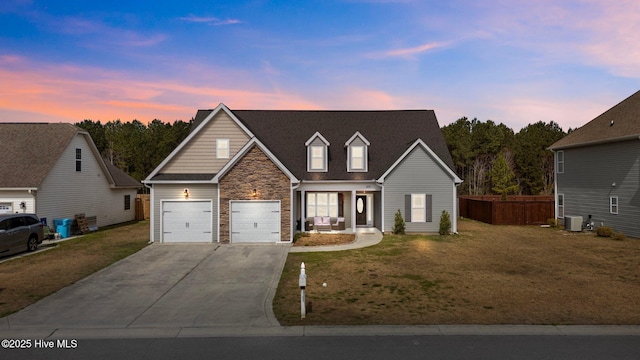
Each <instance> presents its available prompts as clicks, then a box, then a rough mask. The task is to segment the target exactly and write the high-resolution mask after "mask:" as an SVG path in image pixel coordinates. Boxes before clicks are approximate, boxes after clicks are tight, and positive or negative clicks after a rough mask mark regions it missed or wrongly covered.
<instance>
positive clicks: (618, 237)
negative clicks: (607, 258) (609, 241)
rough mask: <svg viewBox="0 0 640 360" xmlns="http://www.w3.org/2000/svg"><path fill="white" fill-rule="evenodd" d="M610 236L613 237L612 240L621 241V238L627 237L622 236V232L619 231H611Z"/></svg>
mask: <svg viewBox="0 0 640 360" xmlns="http://www.w3.org/2000/svg"><path fill="white" fill-rule="evenodd" d="M611 237H612V238H613V240H619V241H622V240H624V239H626V238H627V237H626V236H624V234H623V233H621V232H616V233H613V235H611Z"/></svg>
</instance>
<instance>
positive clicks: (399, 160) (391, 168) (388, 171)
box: [378, 139, 462, 184]
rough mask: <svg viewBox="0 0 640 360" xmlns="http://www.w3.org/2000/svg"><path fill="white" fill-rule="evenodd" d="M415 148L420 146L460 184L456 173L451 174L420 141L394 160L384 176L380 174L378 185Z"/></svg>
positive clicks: (451, 171)
mask: <svg viewBox="0 0 640 360" xmlns="http://www.w3.org/2000/svg"><path fill="white" fill-rule="evenodd" d="M416 146H421V147H422V148H423V149H424V150H425V151H426V152H427V153H428V154H429V155H430V156H431V157H432V158H433V159H435V160H436V162H437V163H438V165H440V167H441V168H442V169H444V171H445V172H446V173H447V174H448V175H449V176H450V177H451V178H452V179H453V181H454V182H455V183H456V184H461V183H462V179H460V178H459V177H458V175H456V173H454V172H453V170H451V169H450V168H449V167H448V166H447V165H446V164H445V163H444V162H443V161H442V159H440V158H439V157H438V156H437V155H436V154H435V153H434V152H433V151H432V150H431V149H430V148H429V146H427V144H425V143H424V141H422V140H421V139H418V140H416V141H415V142H414V143H413V144H412V145H411V146H410V147H409V148H408V149H407V150H406V151H405V152H404V153H403V154H402V155H401V156H400V157H399V158H398V160H396V162H394V163H393V165H391V166H390V167H389V169H387V171H385V172H384V174H382V176H380V178H379V179H378V182H379V183H382V182H384V180H385V178H386V177H387V176H388V175H389V174H390V173H391V172H392V171H393V169H395V168H396V167H397V166H398V165H399V164H400V163H401V162H402V160H404V158H406V157H407V156H408V155H409V154H410V153H411V151H413V149H415V148H416Z"/></svg>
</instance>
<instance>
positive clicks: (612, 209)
mask: <svg viewBox="0 0 640 360" xmlns="http://www.w3.org/2000/svg"><path fill="white" fill-rule="evenodd" d="M609 213H611V214H617V213H618V197H617V196H611V197H610V198H609Z"/></svg>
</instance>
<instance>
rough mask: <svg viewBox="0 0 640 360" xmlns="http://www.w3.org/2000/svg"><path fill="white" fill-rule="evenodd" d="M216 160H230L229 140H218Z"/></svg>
mask: <svg viewBox="0 0 640 360" xmlns="http://www.w3.org/2000/svg"><path fill="white" fill-rule="evenodd" d="M216 158H217V159H228V158H229V139H217V140H216Z"/></svg>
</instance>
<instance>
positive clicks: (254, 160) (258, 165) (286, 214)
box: [219, 145, 291, 244]
mask: <svg viewBox="0 0 640 360" xmlns="http://www.w3.org/2000/svg"><path fill="white" fill-rule="evenodd" d="M219 186H220V242H221V243H225V244H227V243H229V238H230V234H229V227H230V224H229V220H230V217H229V201H230V200H280V240H282V241H289V240H290V238H291V180H290V179H289V178H288V177H287V176H286V175H285V174H284V173H283V172H282V171H281V170H280V169H279V168H278V166H276V164H274V163H273V162H272V161H271V159H269V158H268V157H267V155H266V154H265V153H264V152H262V150H260V148H259V147H258V146H255V145H254V146H253V147H252V148H251V149H250V150H249V151H248V152H247V153H246V154H245V155H244V156H243V157H242V158H241V159H240V160H239V161H238V162H237V163H236V164H235V165H234V166H233V167H232V168H231V170H229V172H228V173H227V174H226V175H224V176H223V177H222V179H220V183H219ZM253 189H256V190H257V191H256V192H257V196H256V197H253Z"/></svg>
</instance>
